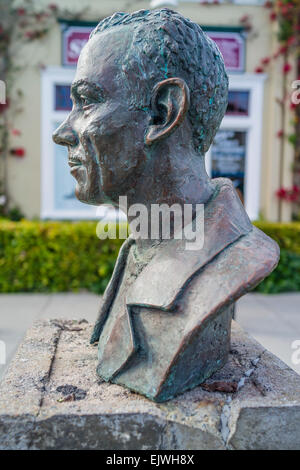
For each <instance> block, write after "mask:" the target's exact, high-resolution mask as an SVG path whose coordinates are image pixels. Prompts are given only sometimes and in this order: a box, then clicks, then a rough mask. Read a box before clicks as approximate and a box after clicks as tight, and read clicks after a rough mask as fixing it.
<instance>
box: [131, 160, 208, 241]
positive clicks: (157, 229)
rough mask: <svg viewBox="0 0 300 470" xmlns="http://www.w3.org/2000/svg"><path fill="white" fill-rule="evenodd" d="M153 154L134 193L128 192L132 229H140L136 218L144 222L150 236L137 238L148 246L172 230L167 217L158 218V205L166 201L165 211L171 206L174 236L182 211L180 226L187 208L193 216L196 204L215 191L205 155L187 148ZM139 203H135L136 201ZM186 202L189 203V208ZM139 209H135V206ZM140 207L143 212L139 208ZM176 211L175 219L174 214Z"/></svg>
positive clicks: (171, 224) (133, 230)
mask: <svg viewBox="0 0 300 470" xmlns="http://www.w3.org/2000/svg"><path fill="white" fill-rule="evenodd" d="M161 161H162V159H161V158H155V157H154V158H151V161H150V164H149V165H148V168H146V171H145V174H144V175H143V177H142V178H140V182H141V183H140V184H137V185H136V187H135V188H134V190H133V191H132V193H131V194H128V196H127V217H128V222H129V225H130V227H131V231H132V232H133V233H135V232H136V230H138V231H140V230H141V227H140V226H137V224H136V222H137V218H138V217H139V219H140V221H142V223H144V227H143V228H144V233H145V227H146V226H147V227H146V229H147V237H146V238H145V236H144V237H142V238H141V239H138V240H137V243H138V244H139V245H140V247H149V246H151V245H152V244H153V242H154V241H155V240H162V239H165V238H166V237H165V235H166V233H167V234H168V232H169V230H168V227H166V219H165V220H163V218H162V217H160V218H159V220H157V217H155V215H157V211H158V205H160V206H162V205H163V204H164V205H165V210H166V212H167V211H168V208H169V209H170V208H171V207H172V211H170V214H171V217H170V219H171V221H170V227H169V229H170V238H173V236H174V232H175V231H176V227H178V225H177V224H178V218H179V219H180V213H181V216H182V217H181V222H180V223H181V227H182V228H183V227H184V225H185V224H186V218H185V217H184V214H185V212H186V213H187V212H188V210H190V211H191V214H192V218H194V217H195V215H196V210H197V206H196V205H197V204H206V202H207V201H208V200H209V199H210V198H211V196H212V194H213V192H214V185H213V183H212V182H211V180H210V178H209V177H208V175H207V173H206V170H205V165H204V157H202V156H199V155H197V154H195V153H192V152H191V153H188V152H185V153H184V154H183V156H182V155H178V154H177V156H176V157H172V158H166V157H165V158H164V159H163V162H162V164H161V163H160V162H161ZM137 204H138V205H139V206H136V205H137ZM187 206H190V207H189V208H188V210H187V209H186V208H187ZM135 209H136V210H135ZM139 209H140V210H141V212H139ZM173 209H175V211H176V217H177V219H176V221H175V220H174V216H172V214H173V213H174V212H173Z"/></svg>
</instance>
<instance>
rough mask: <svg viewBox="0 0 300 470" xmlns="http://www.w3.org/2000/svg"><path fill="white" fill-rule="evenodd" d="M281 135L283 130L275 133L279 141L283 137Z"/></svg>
mask: <svg viewBox="0 0 300 470" xmlns="http://www.w3.org/2000/svg"><path fill="white" fill-rule="evenodd" d="M283 134H284V132H283V130H282V129H280V131H278V132H277V137H278V138H279V139H281V138H282V137H283Z"/></svg>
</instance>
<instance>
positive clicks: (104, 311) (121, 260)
mask: <svg viewBox="0 0 300 470" xmlns="http://www.w3.org/2000/svg"><path fill="white" fill-rule="evenodd" d="M133 243H134V239H133V238H132V237H131V236H129V237H128V238H127V240H125V242H124V243H123V245H122V246H121V249H120V251H119V255H118V258H117V261H116V264H115V267H114V270H113V273H112V276H111V279H110V281H109V283H108V285H107V287H106V289H105V292H104V295H103V301H102V304H101V307H100V310H99V313H98V318H97V320H96V324H95V326H94V329H93V333H92V336H91V339H90V343H91V344H93V343H96V342H97V341H99V338H100V334H101V331H102V328H103V326H104V323H105V321H106V318H107V315H108V312H109V309H110V307H111V304H112V302H113V300H114V297H115V294H116V292H117V289H118V285H119V282H120V278H121V274H122V272H123V270H124V267H125V264H126V260H127V256H128V253H129V250H130V247H131V245H132V244H133Z"/></svg>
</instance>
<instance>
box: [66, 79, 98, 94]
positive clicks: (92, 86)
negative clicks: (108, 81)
mask: <svg viewBox="0 0 300 470" xmlns="http://www.w3.org/2000/svg"><path fill="white" fill-rule="evenodd" d="M80 86H85V87H87V88H89V89H90V90H91V91H92V92H94V93H96V94H99V95H100V96H101V97H103V96H104V92H103V89H102V88H101V87H100V86H99V85H98V84H96V83H93V82H88V81H87V80H84V79H81V80H77V81H76V82H74V83H72V85H71V94H73V95H76V94H78V88H79V87H80Z"/></svg>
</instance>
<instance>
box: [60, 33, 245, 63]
mask: <svg viewBox="0 0 300 470" xmlns="http://www.w3.org/2000/svg"><path fill="white" fill-rule="evenodd" d="M93 29H94V27H92V26H70V27H69V28H67V29H66V30H65V31H64V32H63V65H76V64H77V61H78V57H79V54H80V51H81V49H82V48H83V46H84V45H85V44H86V42H87V41H88V39H89V36H90V33H91V31H92V30H93ZM207 34H208V36H209V37H210V38H211V39H213V40H214V41H215V42H216V43H217V45H218V47H219V49H220V51H221V53H222V55H223V58H224V62H225V65H226V69H227V71H228V72H243V71H244V56H245V42H244V39H243V37H242V36H241V34H239V33H233V32H232V33H231V32H227V31H225V32H213V31H208V32H207Z"/></svg>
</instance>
